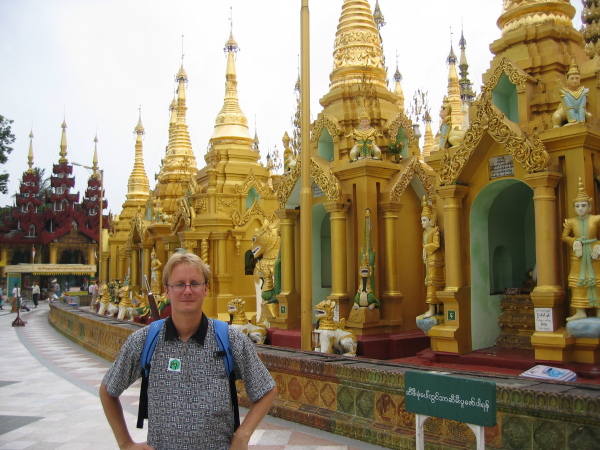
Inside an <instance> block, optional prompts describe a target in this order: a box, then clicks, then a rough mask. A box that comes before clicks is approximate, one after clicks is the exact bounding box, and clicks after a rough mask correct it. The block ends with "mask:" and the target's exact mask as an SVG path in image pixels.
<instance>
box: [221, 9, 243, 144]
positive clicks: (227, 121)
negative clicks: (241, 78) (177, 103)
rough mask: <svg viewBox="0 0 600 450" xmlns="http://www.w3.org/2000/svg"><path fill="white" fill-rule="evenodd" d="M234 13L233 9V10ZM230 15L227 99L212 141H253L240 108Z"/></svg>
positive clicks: (236, 48) (237, 49) (226, 46)
mask: <svg viewBox="0 0 600 450" xmlns="http://www.w3.org/2000/svg"><path fill="white" fill-rule="evenodd" d="M231 10H232V11H233V8H232V9H231ZM231 14H233V12H232V13H231ZM231 17H232V16H231V15H230V19H229V20H230V26H231V30H230V32H229V39H228V40H227V42H226V43H225V48H224V49H223V50H224V51H225V53H226V54H227V68H226V70H225V99H224V102H223V108H221V111H220V112H219V114H218V115H217V120H216V121H215V128H214V132H213V135H212V137H211V141H212V140H214V139H219V138H224V137H227V138H231V137H236V138H243V139H247V140H249V141H252V138H251V137H250V131H249V130H248V119H247V118H246V116H245V115H244V113H243V112H242V109H241V108H240V104H239V100H238V93H237V75H236V70H235V54H236V52H238V51H239V47H238V45H237V42H236V41H235V39H233V19H232V18H231Z"/></svg>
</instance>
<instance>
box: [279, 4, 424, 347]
mask: <svg viewBox="0 0 600 450" xmlns="http://www.w3.org/2000/svg"><path fill="white" fill-rule="evenodd" d="M378 14H381V12H380V10H379V11H378ZM378 17H380V16H379V15H378ZM397 72H398V74H399V71H397ZM395 81H396V87H395V91H392V90H390V89H389V88H388V85H387V84H388V83H387V73H386V70H385V68H384V64H383V51H382V43H381V39H380V34H379V30H378V28H377V24H376V22H375V20H374V17H373V14H372V13H371V10H370V7H369V3H368V1H366V0H362V1H356V0H353V1H350V0H346V1H344V2H343V5H342V11H341V15H340V19H339V23H338V27H337V32H336V36H335V43H334V51H333V70H332V72H331V74H330V85H329V92H327V93H326V94H325V95H324V96H323V97H322V98H321V100H320V104H321V106H322V110H321V111H320V112H319V113H318V116H317V120H316V121H314V123H312V124H311V125H312V129H311V133H310V150H311V158H310V164H311V165H310V175H311V178H312V224H313V225H312V234H311V240H312V260H311V261H312V292H311V296H312V307H313V308H314V307H315V305H317V304H318V303H319V302H321V301H323V300H324V299H330V300H335V301H336V303H337V304H338V305H339V318H340V319H341V318H345V319H346V320H347V321H346V326H347V327H348V328H349V329H351V330H352V331H353V332H354V333H355V334H357V335H359V336H368V335H375V334H382V333H388V334H389V333H395V332H398V331H400V330H405V329H406V330H411V329H415V328H416V324H415V317H416V316H417V315H418V314H419V313H422V309H423V308H424V306H423V301H422V299H424V295H423V291H424V286H422V285H421V284H419V283H415V282H414V280H417V279H419V280H422V279H423V277H424V267H423V265H422V264H420V263H419V262H420V260H421V254H422V246H421V243H420V242H421V230H420V226H419V223H420V214H421V208H420V206H421V200H420V199H421V197H422V195H423V194H427V196H429V197H433V195H434V192H435V191H434V184H433V175H434V174H433V172H432V171H431V170H430V169H429V168H428V167H427V166H426V165H425V164H424V163H422V162H421V161H420V150H419V148H418V140H417V137H416V136H415V133H414V131H413V127H412V122H411V121H410V120H409V118H408V117H407V116H406V114H405V112H404V105H403V98H402V97H401V94H402V89H401V87H400V86H399V82H400V77H397V78H396V80H395ZM391 144H394V146H397V148H399V149H400V151H399V153H400V154H399V155H398V156H399V157H398V158H395V155H393V154H392V153H391V152H390V151H389V147H390V145H391ZM300 175H301V168H300V164H299V163H298V164H297V165H296V166H295V167H294V168H293V169H292V170H291V171H290V172H288V173H286V174H284V177H283V179H282V182H281V185H280V188H279V190H278V200H279V210H278V211H277V212H276V214H277V216H278V217H279V218H280V221H281V247H282V252H281V256H282V262H281V267H282V280H281V282H282V292H281V294H280V296H279V304H280V307H281V311H282V312H283V311H286V312H287V313H288V315H287V316H286V323H285V327H287V328H291V327H293V326H297V325H298V324H299V323H300V321H299V314H300V307H299V305H298V303H299V294H300V293H299V281H298V280H297V279H296V277H297V272H296V270H295V269H294V268H295V267H299V265H300V263H299V261H300V258H301V255H302V253H303V251H304V250H303V249H304V248H305V246H306V245H311V240H298V238H297V230H298V229H299V223H300V220H299V217H300V216H301V215H302V209H301V208H299V205H300V202H299V197H298V191H299V186H300ZM299 209H300V211H298V210H299ZM366 216H369V217H370V218H369V220H368V221H366V220H365V217H366ZM402 224H410V225H407V226H403V225H402ZM401 228H402V232H400V229H401ZM367 291H368V292H367ZM363 294H364V295H363ZM405 298H410V299H411V301H410V302H405V301H404V299H405ZM416 298H418V299H421V300H420V301H412V299H416ZM357 299H359V300H358V301H357ZM361 299H364V302H363V300H361ZM308 313H309V314H311V315H313V317H314V313H313V312H312V311H309V312H308ZM271 325H272V326H278V327H282V328H283V327H284V326H283V325H279V324H277V325H274V324H273V323H271ZM275 336H276V334H275Z"/></svg>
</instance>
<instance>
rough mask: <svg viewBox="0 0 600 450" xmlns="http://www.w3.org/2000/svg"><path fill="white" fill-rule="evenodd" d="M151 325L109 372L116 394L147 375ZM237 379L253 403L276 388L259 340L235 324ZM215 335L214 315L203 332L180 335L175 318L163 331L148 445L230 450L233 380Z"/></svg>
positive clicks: (153, 376) (151, 392) (107, 380)
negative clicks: (144, 361) (145, 363)
mask: <svg viewBox="0 0 600 450" xmlns="http://www.w3.org/2000/svg"><path fill="white" fill-rule="evenodd" d="M147 335H148V328H147V327H145V328H142V329H140V330H137V331H136V332H134V333H133V334H132V335H131V336H129V338H128V339H127V341H126V342H125V344H123V347H122V348H121V351H120V353H119V356H118V357H117V359H116V360H115V362H114V363H113V365H112V366H111V368H110V369H109V370H108V372H107V373H106V375H105V376H104V379H103V382H104V384H105V385H106V388H107V391H108V393H109V394H110V395H112V396H113V397H118V396H120V395H121V394H122V393H123V391H124V390H125V389H127V388H128V387H129V386H131V385H132V384H133V383H134V382H135V381H136V380H137V379H138V378H140V376H141V363H140V358H141V354H142V349H143V347H144V341H145V340H146V336H147ZM229 342H230V345H231V348H232V350H233V358H234V370H235V373H236V377H237V378H238V379H242V380H243V382H244V387H245V389H246V393H247V395H248V398H249V399H250V401H251V402H256V401H258V400H260V399H261V398H262V397H263V396H264V395H265V394H266V393H267V392H269V391H270V390H271V389H273V388H274V387H275V381H274V380H273V377H271V375H270V374H269V372H268V370H267V368H266V367H265V366H264V364H263V363H262V361H261V360H260V359H259V358H258V355H257V354H256V350H255V349H254V344H252V342H251V341H250V340H249V339H248V338H247V337H246V336H245V335H244V334H243V333H241V332H240V331H239V330H236V329H235V328H233V327H229ZM218 351H219V347H218V345H217V341H216V338H215V333H214V327H213V321H212V319H208V318H207V317H206V316H205V315H203V316H202V321H201V324H200V328H199V329H198V331H197V332H196V333H195V334H194V335H193V336H192V337H191V338H190V339H189V340H188V341H187V342H183V341H182V340H181V339H179V336H178V335H177V331H176V329H175V327H174V325H173V322H172V320H171V318H168V319H167V320H166V321H165V324H164V325H163V327H162V330H161V331H160V335H159V338H158V342H157V344H156V349H155V350H154V353H153V355H152V360H151V364H152V369H151V370H150V377H149V383H148V444H149V445H151V446H153V447H154V448H156V449H158V450H163V449H177V450H193V449H229V446H230V443H231V439H232V437H233V414H232V407H231V394H230V391H229V379H228V378H227V374H226V371H225V364H224V361H223V357H222V356H217V355H216V353H217V352H218Z"/></svg>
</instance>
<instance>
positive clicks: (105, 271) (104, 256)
mask: <svg viewBox="0 0 600 450" xmlns="http://www.w3.org/2000/svg"><path fill="white" fill-rule="evenodd" d="M109 257H110V252H102V278H104V280H98V281H108V280H110V275H109V273H108V267H109V266H108V259H109ZM98 275H100V274H98Z"/></svg>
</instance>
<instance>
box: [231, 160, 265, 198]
mask: <svg viewBox="0 0 600 450" xmlns="http://www.w3.org/2000/svg"><path fill="white" fill-rule="evenodd" d="M251 188H256V190H257V191H258V193H259V194H260V195H269V194H271V190H270V189H269V186H268V185H267V184H265V183H261V182H260V181H259V180H257V179H256V177H255V176H254V171H253V170H252V169H250V173H249V174H248V178H246V181H244V182H243V183H242V184H241V185H240V184H236V185H235V192H237V193H238V194H247V193H248V191H249V190H250V189H251ZM230 206H231V205H230Z"/></svg>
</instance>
